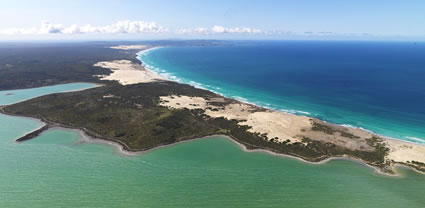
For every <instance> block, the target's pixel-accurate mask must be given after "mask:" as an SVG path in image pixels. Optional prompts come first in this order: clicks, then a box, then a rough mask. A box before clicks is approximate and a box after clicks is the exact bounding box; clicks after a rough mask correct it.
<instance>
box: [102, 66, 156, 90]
mask: <svg viewBox="0 0 425 208" xmlns="http://www.w3.org/2000/svg"><path fill="white" fill-rule="evenodd" d="M94 66H97V67H102V68H107V69H110V70H111V71H112V73H111V74H109V75H96V76H97V77H99V78H100V79H101V80H115V81H118V82H119V83H120V84H122V85H130V84H137V83H147V82H154V81H158V80H164V78H162V77H161V76H159V75H157V74H154V73H152V72H151V71H149V70H146V69H145V68H143V67H142V66H140V65H139V64H135V63H133V62H131V61H129V60H116V61H102V62H98V63H96V64H95V65H94Z"/></svg>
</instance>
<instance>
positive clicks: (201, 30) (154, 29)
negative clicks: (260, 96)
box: [0, 20, 372, 38]
mask: <svg viewBox="0 0 425 208" xmlns="http://www.w3.org/2000/svg"><path fill="white" fill-rule="evenodd" d="M159 33H162V34H168V35H200V36H205V35H239V36H240V35H257V36H265V37H325V38H326V37H371V36H372V35H371V34H367V33H361V34H354V33H343V34H341V33H333V32H293V31H282V30H266V31H262V30H260V29H256V28H251V27H224V26H220V25H214V26H212V27H210V28H206V27H198V28H185V29H174V30H169V29H167V28H166V27H163V26H162V25H159V24H157V23H156V22H147V21H130V20H123V21H118V22H115V23H113V24H109V25H103V26H94V25H90V24H87V25H76V24H73V25H70V26H64V25H62V24H52V23H49V22H47V21H43V22H42V23H41V24H40V26H38V27H31V28H6V29H0V35H8V36H18V35H49V34H62V35H76V34H159Z"/></svg>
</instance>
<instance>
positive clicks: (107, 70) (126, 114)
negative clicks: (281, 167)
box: [1, 44, 425, 174]
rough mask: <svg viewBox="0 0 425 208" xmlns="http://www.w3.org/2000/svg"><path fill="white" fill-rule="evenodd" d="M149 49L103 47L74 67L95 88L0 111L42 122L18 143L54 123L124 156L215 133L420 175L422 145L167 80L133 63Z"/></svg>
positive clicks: (424, 158)
mask: <svg viewBox="0 0 425 208" xmlns="http://www.w3.org/2000/svg"><path fill="white" fill-rule="evenodd" d="M153 46H154V45H140V44H139V45H119V46H109V47H108V48H105V49H104V50H107V51H109V52H108V54H110V55H109V56H108V57H107V58H105V60H100V59H99V58H96V60H90V61H87V62H85V64H88V63H90V64H91V66H89V67H88V66H87V65H85V66H86V67H82V66H81V67H80V69H84V70H83V71H81V70H80V72H79V74H78V75H81V77H83V78H82V79H83V80H86V81H91V82H96V83H102V84H103V86H102V87H98V88H92V89H88V90H84V91H78V92H69V93H59V94H51V95H46V96H42V97H38V98H35V99H31V100H28V101H24V102H21V103H17V104H13V105H9V106H5V107H2V108H1V111H2V112H3V113H5V114H9V115H17V116H26V117H33V118H38V119H41V120H42V121H43V122H45V123H46V126H45V127H43V128H41V129H38V130H36V131H35V132H33V133H30V134H27V135H25V136H24V138H21V139H19V140H20V141H24V140H27V139H29V138H31V137H33V136H35V135H38V134H39V133H40V132H41V131H43V130H46V129H48V128H49V127H50V126H58V125H59V126H64V127H67V128H76V129H80V130H82V131H84V132H85V133H86V134H88V135H89V136H91V137H95V138H98V139H102V140H106V141H110V142H115V143H118V144H120V145H122V146H123V149H124V150H126V151H132V152H140V151H146V150H149V149H152V148H155V147H159V146H163V145H169V144H173V143H177V142H180V141H185V140H190V139H196V138H201V137H205V136H209V135H216V134H220V135H226V136H228V137H230V138H231V139H232V140H234V141H235V142H237V143H239V144H241V145H243V146H244V147H245V148H246V149H248V150H266V151H270V152H273V153H276V154H282V155H288V156H293V157H296V158H300V159H302V160H305V161H309V162H320V161H325V160H327V159H330V158H334V157H344V158H350V159H357V160H361V161H363V162H364V163H365V164H367V165H370V166H372V167H374V168H376V169H377V170H379V171H380V172H382V173H387V174H396V172H395V169H394V167H395V166H396V165H404V166H409V167H412V168H414V169H416V170H418V171H421V172H425V147H424V146H421V145H417V144H412V143H408V142H404V141H399V140H393V139H390V138H385V137H382V136H379V135H377V134H374V133H371V132H368V131H365V130H362V129H357V128H349V127H344V126H340V125H336V124H331V123H327V122H324V121H321V120H319V119H316V118H311V117H306V116H298V115H293V114H288V113H284V112H279V111H275V110H271V109H266V108H263V107H260V106H255V105H252V104H248V103H244V102H241V101H237V100H234V99H229V98H226V97H223V96H221V95H218V94H215V93H213V92H210V91H207V90H203V89H199V88H195V87H193V86H190V85H186V84H180V83H176V82H173V81H169V80H166V79H165V78H163V77H160V76H158V75H157V74H154V73H152V72H151V71H149V70H146V69H145V68H143V66H142V65H141V63H140V62H139V61H138V60H137V59H135V58H134V56H135V54H136V52H139V51H140V50H146V49H149V48H151V47H153ZM111 50H113V51H116V52H113V51H111ZM112 54H118V55H112ZM114 58H117V59H114ZM88 69H93V70H92V71H90V70H88ZM94 72H96V73H94ZM63 81H64V82H67V81H74V80H63ZM40 83H44V82H40ZM32 85H34V83H33V84H32Z"/></svg>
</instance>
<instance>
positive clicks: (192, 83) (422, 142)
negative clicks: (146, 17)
mask: <svg viewBox="0 0 425 208" xmlns="http://www.w3.org/2000/svg"><path fill="white" fill-rule="evenodd" d="M164 47H166V46H160V47H152V48H148V49H144V50H142V51H139V52H137V53H136V59H137V60H139V61H140V62H141V63H142V67H143V68H144V69H145V70H147V71H150V72H151V73H154V74H157V75H158V76H162V77H163V78H164V79H166V80H168V81H172V82H177V83H180V84H186V85H190V86H193V87H195V88H198V89H203V90H207V91H210V92H212V93H215V94H217V95H220V96H223V97H226V98H228V99H233V100H237V101H239V102H241V103H245V104H248V105H253V106H256V107H259V108H263V109H267V110H271V111H275V112H282V113H286V114H290V115H296V116H305V117H308V118H315V119H319V120H321V121H323V122H326V123H329V124H332V125H338V126H341V127H346V128H351V129H358V130H361V131H366V132H369V133H371V134H374V135H377V136H379V137H381V138H385V139H388V140H395V141H396V142H397V141H401V142H405V143H409V144H412V145H420V146H424V147H425V140H421V139H420V138H416V137H410V140H408V139H403V138H398V137H392V136H387V135H383V134H380V133H378V132H376V131H373V130H370V129H367V128H366V127H361V126H355V125H351V124H344V123H335V122H332V121H329V120H326V118H325V119H324V118H316V117H314V116H312V115H311V113H310V112H305V111H299V110H293V109H277V108H273V107H270V106H267V105H262V104H259V103H257V102H254V101H250V100H247V99H246V98H243V97H239V96H227V95H225V94H223V93H220V92H217V91H215V90H213V89H210V88H211V87H205V86H204V85H203V84H201V83H197V82H195V81H190V80H186V82H184V81H181V80H182V79H181V78H179V77H177V78H176V79H174V78H173V79H170V78H169V77H164V76H163V75H162V74H161V73H158V72H156V71H155V70H152V68H153V67H154V66H150V65H148V66H149V67H146V64H145V63H144V61H143V59H142V58H141V57H140V55H142V54H146V53H148V52H150V51H152V50H155V49H160V48H164ZM173 76H174V75H173ZM405 137H406V138H409V136H405ZM415 140H417V141H418V142H415Z"/></svg>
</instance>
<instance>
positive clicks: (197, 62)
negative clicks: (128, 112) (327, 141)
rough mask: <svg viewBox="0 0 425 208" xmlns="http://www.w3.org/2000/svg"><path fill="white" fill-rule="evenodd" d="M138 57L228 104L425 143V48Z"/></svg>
mask: <svg viewBox="0 0 425 208" xmlns="http://www.w3.org/2000/svg"><path fill="white" fill-rule="evenodd" d="M139 58H140V59H141V60H142V61H143V62H144V64H145V65H146V66H147V67H148V68H150V69H152V70H153V71H154V72H156V73H159V74H162V75H164V76H166V77H168V78H170V79H172V80H177V81H180V82H183V83H187V84H192V85H195V86H198V87H203V88H206V89H209V90H213V91H215V92H218V93H220V94H223V95H225V96H228V97H233V98H236V99H240V100H244V101H249V102H252V103H255V104H258V105H261V106H264V107H270V108H274V109H278V110H282V111H286V112H291V113H295V114H300V115H307V116H313V117H317V118H320V119H323V120H326V121H331V122H333V123H337V124H347V125H351V126H356V127H362V128H366V129H368V130H371V131H374V132H376V133H378V134H381V135H384V136H388V137H394V138H398V139H403V140H408V141H412V142H416V143H422V144H425V128H424V126H425V108H424V106H425V43H418V44H412V43H409V42H338V41H258V42H234V44H233V45H232V46H215V47H166V48H160V49H157V50H151V51H150V52H147V53H142V54H140V55H139Z"/></svg>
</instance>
